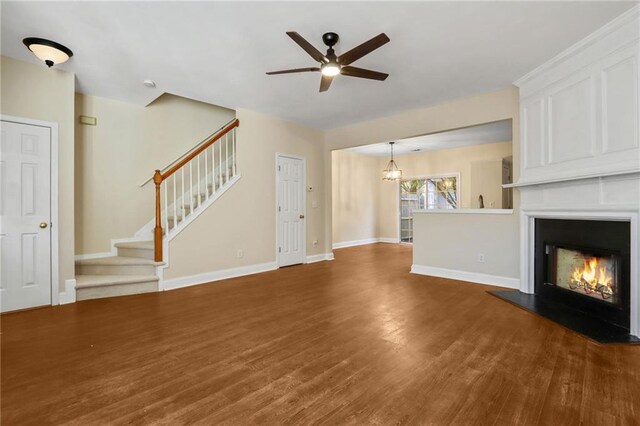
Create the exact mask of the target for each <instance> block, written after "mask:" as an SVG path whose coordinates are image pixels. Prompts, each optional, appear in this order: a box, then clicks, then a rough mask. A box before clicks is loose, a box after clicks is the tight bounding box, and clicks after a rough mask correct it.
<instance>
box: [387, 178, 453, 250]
mask: <svg viewBox="0 0 640 426" xmlns="http://www.w3.org/2000/svg"><path fill="white" fill-rule="evenodd" d="M438 178H439V179H442V178H456V200H457V203H456V207H455V209H439V208H435V209H430V210H458V209H460V208H461V207H460V204H461V198H462V189H461V185H460V183H461V182H460V172H452V173H435V174H429V175H418V176H411V177H404V176H403V177H402V179H400V180H399V181H398V182H397V191H398V240H399V241H400V242H401V243H404V244H412V243H413V214H412V215H411V217H405V218H404V219H403V216H402V182H403V181H408V180H427V179H438ZM403 220H409V221H410V222H411V237H410V239H411V241H402V221H403Z"/></svg>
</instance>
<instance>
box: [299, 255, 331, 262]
mask: <svg viewBox="0 0 640 426" xmlns="http://www.w3.org/2000/svg"><path fill="white" fill-rule="evenodd" d="M333 259H334V257H333V253H322V254H316V255H313V256H307V261H306V263H316V262H322V261H324V260H333Z"/></svg>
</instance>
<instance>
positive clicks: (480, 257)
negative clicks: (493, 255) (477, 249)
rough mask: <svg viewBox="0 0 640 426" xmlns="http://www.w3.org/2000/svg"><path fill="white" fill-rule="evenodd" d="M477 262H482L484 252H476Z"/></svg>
mask: <svg viewBox="0 0 640 426" xmlns="http://www.w3.org/2000/svg"><path fill="white" fill-rule="evenodd" d="M478 262H480V263H484V254H482V253H478Z"/></svg>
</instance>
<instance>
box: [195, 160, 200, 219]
mask: <svg viewBox="0 0 640 426" xmlns="http://www.w3.org/2000/svg"><path fill="white" fill-rule="evenodd" d="M196 161H198V182H197V184H198V195H196V199H197V200H198V207H200V154H198V156H197V157H196Z"/></svg>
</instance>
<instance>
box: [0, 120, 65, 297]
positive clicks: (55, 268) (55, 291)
mask: <svg viewBox="0 0 640 426" xmlns="http://www.w3.org/2000/svg"><path fill="white" fill-rule="evenodd" d="M0 121H7V122H10V123H15V124H25V125H28V126H37V127H46V128H48V129H49V131H50V132H51V150H50V173H51V176H50V179H51V181H50V183H51V186H50V189H49V190H50V192H51V194H50V195H51V206H50V208H51V211H50V213H51V225H50V229H51V233H50V235H51V241H50V245H51V259H50V261H51V305H59V304H60V293H59V288H60V282H59V279H60V257H59V252H58V249H59V245H58V241H59V231H58V227H59V222H58V191H59V187H58V185H59V184H58V142H59V133H58V123H54V122H51V121H42V120H34V119H32V118H25V117H16V116H12V115H6V114H0Z"/></svg>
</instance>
